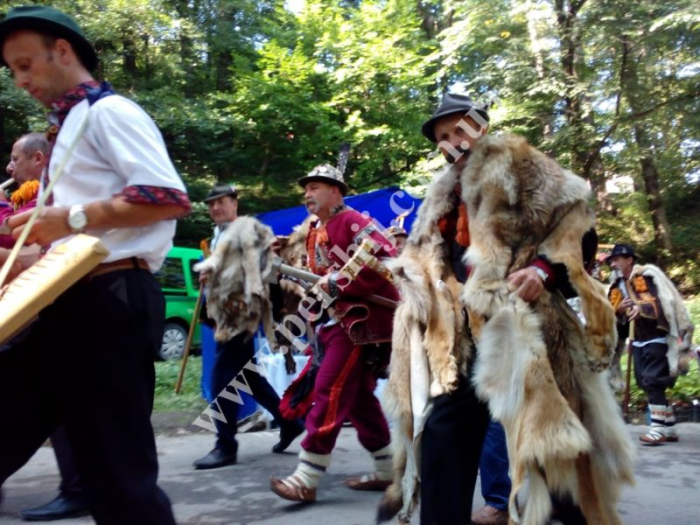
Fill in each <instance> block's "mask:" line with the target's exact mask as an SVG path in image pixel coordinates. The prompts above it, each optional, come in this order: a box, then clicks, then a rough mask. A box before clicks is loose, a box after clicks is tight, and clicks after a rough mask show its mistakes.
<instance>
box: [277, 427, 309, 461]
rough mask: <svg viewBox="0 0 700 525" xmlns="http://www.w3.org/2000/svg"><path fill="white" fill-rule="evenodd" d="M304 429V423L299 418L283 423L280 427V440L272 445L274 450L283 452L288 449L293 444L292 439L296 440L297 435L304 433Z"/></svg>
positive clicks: (278, 452) (279, 452)
mask: <svg viewBox="0 0 700 525" xmlns="http://www.w3.org/2000/svg"><path fill="white" fill-rule="evenodd" d="M304 430H305V427H304V423H302V422H301V421H299V420H298V419H297V420H295V421H290V422H288V423H283V424H282V426H281V428H280V440H279V441H278V442H277V444H276V445H275V446H273V447H272V452H274V453H275V454H281V453H282V452H284V451H285V450H287V447H289V445H291V444H292V441H294V440H295V439H296V438H297V436H299V435H300V434H302V433H303V432H304Z"/></svg>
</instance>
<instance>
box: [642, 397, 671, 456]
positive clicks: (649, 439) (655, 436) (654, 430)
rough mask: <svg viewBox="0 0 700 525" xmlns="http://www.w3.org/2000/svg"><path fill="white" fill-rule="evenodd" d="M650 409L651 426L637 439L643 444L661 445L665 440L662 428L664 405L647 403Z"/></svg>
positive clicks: (664, 419)
mask: <svg viewBox="0 0 700 525" xmlns="http://www.w3.org/2000/svg"><path fill="white" fill-rule="evenodd" d="M649 410H650V411H651V427H649V432H647V433H646V434H644V435H643V436H639V441H641V442H642V444H643V445H648V446H656V445H661V444H662V443H664V442H665V441H666V436H665V435H664V429H665V427H666V406H665V405H649Z"/></svg>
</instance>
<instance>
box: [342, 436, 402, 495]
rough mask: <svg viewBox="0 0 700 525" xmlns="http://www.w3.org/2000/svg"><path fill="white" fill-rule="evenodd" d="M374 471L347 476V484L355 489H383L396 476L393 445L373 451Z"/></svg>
mask: <svg viewBox="0 0 700 525" xmlns="http://www.w3.org/2000/svg"><path fill="white" fill-rule="evenodd" d="M372 458H373V459H374V472H372V473H371V474H365V475H364V476H353V477H349V478H345V481H344V483H345V485H346V486H347V487H349V488H351V489H353V490H376V491H383V490H384V489H386V488H387V487H388V486H389V485H391V482H392V480H393V478H394V468H393V462H392V456H391V445H388V446H386V447H384V448H380V449H379V450H377V451H375V452H372Z"/></svg>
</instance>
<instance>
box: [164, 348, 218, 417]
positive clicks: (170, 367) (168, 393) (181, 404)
mask: <svg viewBox="0 0 700 525" xmlns="http://www.w3.org/2000/svg"><path fill="white" fill-rule="evenodd" d="M181 363H182V362H181V361H180V360H175V361H161V362H157V363H156V395H155V403H154V406H153V411H154V412H180V411H202V410H204V409H205V408H206V406H207V403H206V401H204V399H203V398H202V391H201V387H200V381H201V378H202V358H201V356H191V357H190V358H189V359H188V360H187V369H186V370H185V377H184V379H183V382H182V390H181V391H180V393H179V394H176V393H175V384H176V383H177V378H178V375H179V373H180V365H181Z"/></svg>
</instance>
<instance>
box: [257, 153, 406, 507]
mask: <svg viewBox="0 0 700 525" xmlns="http://www.w3.org/2000/svg"><path fill="white" fill-rule="evenodd" d="M299 184H300V185H301V186H302V187H303V188H304V192H305V199H306V207H307V208H308V210H309V213H312V214H315V215H316V216H317V217H318V221H317V222H316V223H315V224H312V225H311V227H310V228H309V233H308V236H307V243H306V246H307V249H308V263H309V268H310V269H311V271H312V272H314V273H315V274H317V275H322V276H323V277H322V279H321V280H320V281H319V283H318V286H320V289H321V290H322V291H323V294H324V296H325V297H324V300H323V302H324V303H326V304H327V303H330V301H329V300H328V299H331V298H332V299H334V301H333V312H332V314H330V315H329V313H328V312H325V311H323V310H321V309H317V308H315V307H314V306H310V305H308V304H306V305H304V307H303V308H300V311H306V313H307V314H309V315H308V317H307V318H308V320H310V321H312V323H313V324H314V326H315V330H316V341H317V342H318V345H317V348H316V349H315V354H318V355H315V356H314V358H317V357H319V358H320V359H321V364H320V368H319V370H318V373H317V375H316V381H315V384H314V392H313V396H314V405H313V407H312V408H311V410H310V411H309V413H308V415H307V416H306V430H307V432H308V434H307V436H306V437H305V438H304V440H303V441H302V443H301V448H302V450H301V453H300V454H299V464H298V466H297V468H296V470H295V471H294V473H293V474H292V475H291V476H288V477H286V478H283V479H279V478H272V480H271V482H270V488H271V490H272V491H273V492H274V493H275V494H277V495H278V496H280V497H281V498H284V499H287V500H291V501H301V502H312V501H315V500H316V488H317V486H318V483H319V480H320V478H321V476H322V475H323V473H324V472H325V471H326V469H327V468H328V466H329V464H330V460H331V452H332V450H333V448H334V447H335V442H336V439H337V437H338V434H339V432H340V429H341V427H342V426H343V423H344V422H345V420H346V419H349V420H350V421H351V422H352V424H353V426H354V427H355V429H356V430H357V435H358V438H359V440H360V443H361V444H362V446H363V447H364V448H365V449H367V451H369V452H370V454H371V455H372V458H373V459H374V472H373V473H372V474H369V475H366V476H361V477H354V478H348V479H346V480H345V483H346V485H348V486H349V487H350V488H352V489H356V490H384V489H385V488H386V487H387V486H388V485H389V484H390V483H391V479H392V462H391V450H390V442H391V438H390V435H389V426H388V424H387V422H386V419H385V417H384V414H383V413H382V409H381V406H380V404H379V400H378V399H377V398H376V397H375V396H374V389H375V386H376V366H375V365H376V363H372V362H371V360H370V359H368V358H369V357H370V353H369V351H372V350H374V353H375V354H376V352H377V350H378V349H379V350H381V346H379V345H382V344H388V343H389V342H390V341H391V327H392V322H391V319H392V315H393V313H394V312H393V309H392V308H389V307H386V306H380V305H378V304H375V303H371V302H368V300H367V297H368V296H369V295H371V294H373V295H378V296H382V297H384V298H386V299H391V300H393V301H396V300H398V293H397V292H396V289H395V288H394V286H393V285H392V284H391V282H389V281H388V280H387V279H386V278H384V277H382V276H380V275H379V274H378V273H377V272H375V271H374V270H372V269H370V268H367V267H365V268H363V269H362V270H361V271H360V272H359V273H358V274H357V276H356V277H355V279H353V280H350V279H348V278H347V277H346V276H344V275H342V274H341V273H339V272H338V270H340V269H341V268H343V266H344V265H345V263H346V262H347V260H348V259H349V258H350V257H351V256H352V254H353V253H354V251H355V250H357V248H358V247H359V246H360V244H361V243H362V241H363V240H365V239H368V238H369V239H372V240H373V241H374V243H375V244H376V250H375V251H374V254H375V255H376V256H377V257H393V256H394V254H395V253H394V247H393V245H392V244H391V242H390V241H389V240H388V239H387V238H386V237H385V236H384V235H383V234H382V233H380V231H379V230H378V229H377V228H375V226H374V225H373V223H372V220H371V219H370V218H368V217H366V216H364V215H362V214H361V213H358V212H357V211H355V210H352V209H350V208H348V207H347V206H346V205H345V204H344V203H343V196H344V195H345V194H346V193H347V192H348V189H349V188H348V186H347V184H346V183H345V181H344V180H343V175H342V173H341V172H340V171H339V170H337V169H336V168H334V167H332V166H330V165H321V166H318V167H316V168H315V169H314V170H313V171H311V172H310V173H309V174H308V175H307V176H306V177H303V178H301V179H300V180H299ZM385 354H386V355H385V356H384V357H383V359H384V360H386V359H388V357H389V356H388V350H387V351H386V352H385ZM380 359H381V358H380Z"/></svg>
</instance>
